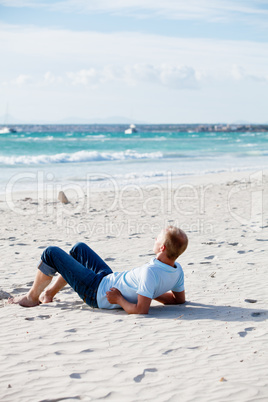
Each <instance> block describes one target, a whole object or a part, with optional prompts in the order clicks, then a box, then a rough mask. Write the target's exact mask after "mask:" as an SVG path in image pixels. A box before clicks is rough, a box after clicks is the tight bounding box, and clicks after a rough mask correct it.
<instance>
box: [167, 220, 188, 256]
mask: <svg viewBox="0 0 268 402" xmlns="http://www.w3.org/2000/svg"><path fill="white" fill-rule="evenodd" d="M163 244H164V245H165V246H166V255H167V257H168V258H170V259H171V260H176V259H177V258H178V257H179V256H180V255H181V254H182V253H183V252H184V251H185V250H186V248H187V246H188V237H187V235H186V233H185V232H184V231H183V230H181V229H179V228H177V227H175V226H168V227H167V228H166V229H165V230H164V239H163Z"/></svg>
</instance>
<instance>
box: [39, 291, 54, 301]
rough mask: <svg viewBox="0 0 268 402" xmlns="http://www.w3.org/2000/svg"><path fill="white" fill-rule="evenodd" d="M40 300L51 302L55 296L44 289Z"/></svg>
mask: <svg viewBox="0 0 268 402" xmlns="http://www.w3.org/2000/svg"><path fill="white" fill-rule="evenodd" d="M39 300H40V302H41V303H51V302H52V301H53V296H50V295H49V293H48V292H47V291H44V292H43V293H42V294H41V295H40V296H39Z"/></svg>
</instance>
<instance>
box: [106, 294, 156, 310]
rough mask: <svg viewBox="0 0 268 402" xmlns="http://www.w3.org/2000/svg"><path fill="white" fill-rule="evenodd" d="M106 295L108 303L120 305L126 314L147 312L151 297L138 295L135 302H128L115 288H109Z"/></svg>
mask: <svg viewBox="0 0 268 402" xmlns="http://www.w3.org/2000/svg"><path fill="white" fill-rule="evenodd" d="M106 295H107V296H106V297H107V300H108V302H109V303H111V304H119V306H121V307H122V308H123V309H124V310H125V311H126V312H127V313H128V314H148V311H149V308H150V304H151V301H152V299H150V298H149V297H145V296H142V295H138V302H137V304H134V303H130V302H129V301H127V300H126V299H125V298H124V297H123V296H122V293H121V292H120V291H119V290H118V289H116V288H111V289H110V290H109V291H108V292H106Z"/></svg>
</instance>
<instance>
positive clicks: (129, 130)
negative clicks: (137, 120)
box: [125, 124, 138, 134]
mask: <svg viewBox="0 0 268 402" xmlns="http://www.w3.org/2000/svg"><path fill="white" fill-rule="evenodd" d="M137 131H138V130H137V128H136V126H135V124H130V126H129V128H127V129H126V130H125V134H133V133H136V132H137Z"/></svg>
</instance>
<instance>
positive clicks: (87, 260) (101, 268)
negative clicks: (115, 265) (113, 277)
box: [70, 242, 113, 274]
mask: <svg viewBox="0 0 268 402" xmlns="http://www.w3.org/2000/svg"><path fill="white" fill-rule="evenodd" d="M70 255H71V256H72V257H73V258H74V259H75V260H76V261H78V262H80V264H82V265H84V267H86V268H88V269H91V270H92V271H93V272H95V273H96V274H97V273H99V272H105V273H106V274H112V273H113V271H112V270H111V268H110V267H109V265H107V264H106V262H105V261H103V259H102V258H101V257H100V256H99V255H98V254H97V253H95V251H94V250H92V249H91V248H90V247H89V246H88V245H87V244H85V243H81V242H80V243H76V244H75V245H74V246H73V248H72V249H71V250H70Z"/></svg>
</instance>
